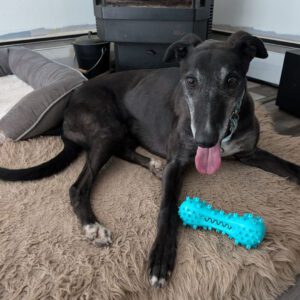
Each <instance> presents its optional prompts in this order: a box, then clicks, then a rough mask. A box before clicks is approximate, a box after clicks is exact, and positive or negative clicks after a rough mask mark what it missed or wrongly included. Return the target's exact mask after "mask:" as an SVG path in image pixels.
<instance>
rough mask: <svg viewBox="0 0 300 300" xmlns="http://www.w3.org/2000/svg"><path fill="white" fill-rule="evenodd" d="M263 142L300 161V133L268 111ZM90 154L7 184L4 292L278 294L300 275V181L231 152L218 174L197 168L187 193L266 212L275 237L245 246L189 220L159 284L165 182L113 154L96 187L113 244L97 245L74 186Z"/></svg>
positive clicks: (16, 148)
mask: <svg viewBox="0 0 300 300" xmlns="http://www.w3.org/2000/svg"><path fill="white" fill-rule="evenodd" d="M259 118H260V120H261V126H262V136H261V147H262V148H264V149H267V150H270V151H272V152H273V153H275V154H278V155H280V156H281V157H283V158H285V159H289V160H291V161H293V162H295V163H298V164H300V151H299V149H300V139H299V138H290V137H286V136H279V135H277V134H275V133H274V132H273V129H272V124H271V122H270V119H269V118H268V117H267V116H266V115H265V113H264V112H262V111H261V109H259ZM61 147H62V143H61V142H60V139H59V138H38V139H35V140H30V141H23V142H18V143H13V142H9V141H7V142H6V143H5V144H4V145H2V146H1V147H0V165H1V166H6V167H11V168H17V167H27V166H32V165H35V164H39V163H41V162H43V161H46V160H48V159H49V158H50V157H52V156H54V155H55V154H56V153H58V152H59V151H60V149H61ZM83 163H84V157H83V156H81V157H80V159H78V160H77V161H76V162H75V163H73V164H72V166H71V167H69V168H68V169H67V170H65V171H64V172H62V173H60V174H58V175H56V176H53V177H51V178H49V179H43V180H40V181H37V182H26V183H9V182H3V181H1V182H0V196H1V198H0V207H1V210H0V245H1V246H0V247H1V248H0V298H1V299H10V300H12V299H28V300H29V299H30V300H35V299H59V300H61V299H86V300H87V299H124V300H125V299H126V300H127V299H136V300H144V299H146V300H147V299H168V300H169V299H176V300H177V299H178V300H185V299H205V300H209V299H212V300H219V299H228V300H229V299H230V300H232V299H238V300H240V299H247V300H249V299H264V300H268V299H275V298H276V296H277V295H279V294H281V293H282V292H283V291H284V290H285V289H287V288H288V287H289V286H290V285H292V284H293V283H294V280H295V275H296V274H297V273H300V214H299V212H300V193H299V192H300V188H299V186H297V185H296V184H294V183H290V182H287V181H286V180H285V179H282V178H279V177H277V176H275V175H272V174H269V173H266V172H263V171H261V170H258V169H255V168H251V167H248V166H244V165H241V164H240V163H238V162H235V161H232V160H229V161H224V162H223V167H222V168H221V170H220V171H219V172H218V173H217V174H216V175H213V176H207V177H206V176H200V175H199V174H198V173H196V171H195V170H194V168H193V167H192V168H191V169H190V171H189V172H188V174H187V176H186V179H185V182H184V188H183V192H182V197H181V198H182V199H183V198H184V197H185V196H186V195H191V196H193V195H197V196H201V197H203V198H204V199H209V200H210V201H211V203H213V204H214V205H215V206H216V207H217V208H222V209H225V210H227V211H233V210H234V211H237V212H240V213H242V212H246V211H247V212H254V213H257V214H260V215H261V216H263V217H264V219H265V222H266V225H267V236H266V239H265V241H264V242H263V244H262V245H261V246H260V247H259V248H258V249H257V250H250V251H248V250H245V249H244V248H242V247H236V246H234V245H233V243H232V241H230V240H229V239H227V238H226V237H224V236H221V235H219V234H217V233H214V232H202V231H201V230H197V231H194V230H191V229H187V228H181V229H180V234H179V246H178V256H177V264H176V268H175V270H174V274H173V276H172V278H171V281H170V283H169V285H168V286H167V287H166V288H165V289H162V290H155V289H152V288H150V287H149V284H148V279H147V273H146V266H147V258H148V254H149V250H150V247H151V244H152V242H153V240H154V237H155V226H156V217H157V213H158V209H159V204H160V194H161V186H160V181H159V180H158V179H157V178H155V177H153V176H152V175H151V174H150V173H149V172H148V171H147V170H145V169H143V168H141V167H139V166H136V165H133V164H129V163H127V162H124V161H121V160H118V159H113V160H112V161H111V163H110V164H109V166H108V168H106V169H105V170H104V171H103V172H101V174H100V175H99V177H98V180H97V182H96V184H95V188H94V191H93V194H92V203H93V207H94V210H95V212H96V215H97V216H98V217H99V219H100V220H102V221H103V222H104V224H105V225H106V226H108V228H110V229H111V230H112V232H113V244H112V246H111V247H110V248H106V249H100V248H95V247H94V246H92V245H90V244H89V243H88V242H87V241H86V240H84V239H83V237H82V235H81V229H80V227H79V224H78V222H77V219H76V217H75V215H74V213H73V212H72V209H71V206H70V204H69V197H68V189H69V187H70V185H71V183H72V182H74V181H75V179H76V177H77V176H78V174H79V172H80V170H81V168H82V167H83Z"/></svg>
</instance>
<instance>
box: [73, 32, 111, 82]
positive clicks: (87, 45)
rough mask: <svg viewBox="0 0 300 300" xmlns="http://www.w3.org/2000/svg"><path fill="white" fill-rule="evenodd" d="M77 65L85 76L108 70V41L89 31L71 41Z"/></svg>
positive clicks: (89, 76)
mask: <svg viewBox="0 0 300 300" xmlns="http://www.w3.org/2000/svg"><path fill="white" fill-rule="evenodd" d="M73 47H74V50H75V54H76V59H77V62H78V66H79V68H80V69H81V71H82V73H83V74H84V75H85V76H86V77H87V78H92V77H94V76H96V75H99V74H101V73H103V72H106V71H108V70H109V67H110V61H109V59H110V53H109V52H110V43H109V42H104V41H103V40H101V39H99V38H98V37H97V36H96V35H93V34H92V33H91V32H89V33H88V35H85V36H81V37H79V38H77V39H76V40H75V41H74V42H73Z"/></svg>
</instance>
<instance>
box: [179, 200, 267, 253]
mask: <svg viewBox="0 0 300 300" xmlns="http://www.w3.org/2000/svg"><path fill="white" fill-rule="evenodd" d="M179 216H180V218H181V219H182V221H183V225H185V226H186V225H189V226H191V227H192V228H193V229H197V228H198V227H202V228H203V229H205V230H207V229H208V230H212V229H214V230H216V232H221V233H222V234H223V235H225V234H226V235H228V237H229V238H230V239H233V240H234V241H235V244H236V245H242V246H244V247H246V248H247V249H251V248H256V247H257V246H258V245H259V244H260V243H261V242H262V240H263V239H264V237H265V234H266V225H265V223H264V220H263V219H262V218H261V217H254V216H253V215H252V214H249V213H246V214H244V215H243V216H239V215H238V213H228V214H226V213H224V211H222V210H217V209H214V208H213V207H212V206H211V205H210V204H207V203H206V201H201V200H200V199H199V198H190V197H187V198H186V199H185V201H183V202H182V203H181V205H180V206H179Z"/></svg>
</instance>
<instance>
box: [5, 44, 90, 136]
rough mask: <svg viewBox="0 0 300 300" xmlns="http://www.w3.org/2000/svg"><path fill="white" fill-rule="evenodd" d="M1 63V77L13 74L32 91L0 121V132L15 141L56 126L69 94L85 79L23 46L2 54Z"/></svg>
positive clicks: (74, 71) (70, 69) (68, 68)
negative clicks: (30, 87)
mask: <svg viewBox="0 0 300 300" xmlns="http://www.w3.org/2000/svg"><path fill="white" fill-rule="evenodd" d="M2 50H4V49H2ZM7 61H8V63H7ZM2 62H3V65H2ZM0 63H1V65H2V68H1V72H2V73H1V74H0V76H1V75H2V74H5V73H6V74H11V73H13V74H15V75H17V76H18V77H19V78H20V79H21V80H23V81H24V82H26V83H27V84H29V85H30V86H32V87H33V88H34V89H35V90H34V91H33V92H31V93H29V94H28V95H26V96H25V97H24V98H23V99H21V101H20V102H18V103H17V104H16V105H15V106H14V107H13V108H12V109H11V110H10V111H9V112H8V113H7V114H6V115H5V116H4V117H3V118H2V119H1V120H0V130H1V131H3V132H4V134H5V136H6V137H9V138H12V139H14V140H20V139H27V138H30V137H34V136H36V135H39V134H42V133H43V132H45V131H47V130H49V129H51V128H53V127H55V126H56V125H58V124H59V123H60V122H61V121H62V117H63V112H64V109H65V107H66V105H67V104H68V101H69V98H70V95H71V92H72V91H73V90H74V89H75V88H76V87H78V86H80V85H81V84H82V83H83V82H84V81H86V80H87V79H86V78H85V77H84V76H83V75H82V74H81V73H80V72H79V71H77V70H75V69H72V68H70V67H68V66H65V65H61V64H58V63H56V62H53V61H51V60H49V59H47V58H45V57H43V56H42V55H40V54H39V53H36V52H34V51H31V50H29V49H27V48H23V47H16V48H9V49H6V51H1V52H0ZM2 76H3V75H2Z"/></svg>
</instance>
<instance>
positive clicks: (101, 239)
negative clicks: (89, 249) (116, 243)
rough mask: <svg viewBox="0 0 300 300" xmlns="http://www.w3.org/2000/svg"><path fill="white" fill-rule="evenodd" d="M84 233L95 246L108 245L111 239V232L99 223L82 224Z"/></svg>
mask: <svg viewBox="0 0 300 300" xmlns="http://www.w3.org/2000/svg"><path fill="white" fill-rule="evenodd" d="M83 230H84V234H85V236H86V238H87V239H88V240H90V241H91V242H92V243H93V244H94V245H95V246H97V247H105V246H109V245H110V244H111V243H112V241H111V232H110V230H108V229H107V228H105V227H104V226H103V225H101V224H99V223H94V224H88V225H84V227H83Z"/></svg>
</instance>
